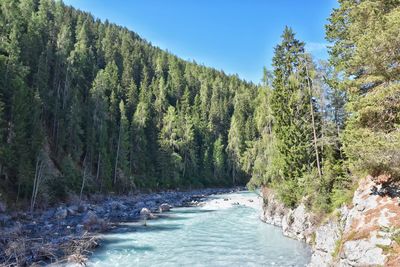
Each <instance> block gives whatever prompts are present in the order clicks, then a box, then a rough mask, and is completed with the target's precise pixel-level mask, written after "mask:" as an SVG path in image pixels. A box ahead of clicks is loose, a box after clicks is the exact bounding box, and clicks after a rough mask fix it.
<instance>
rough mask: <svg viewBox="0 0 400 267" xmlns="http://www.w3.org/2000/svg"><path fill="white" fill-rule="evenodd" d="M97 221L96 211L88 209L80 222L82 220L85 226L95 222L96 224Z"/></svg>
mask: <svg viewBox="0 0 400 267" xmlns="http://www.w3.org/2000/svg"><path fill="white" fill-rule="evenodd" d="M97 221H98V217H97V215H96V213H94V212H93V211H91V210H89V211H88V212H87V213H86V214H85V216H84V217H83V220H82V222H83V224H84V225H85V226H92V225H95V224H97Z"/></svg>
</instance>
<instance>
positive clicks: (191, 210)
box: [174, 208, 215, 214]
mask: <svg viewBox="0 0 400 267" xmlns="http://www.w3.org/2000/svg"><path fill="white" fill-rule="evenodd" d="M214 211H215V210H205V209H198V208H197V209H196V208H193V209H187V210H184V209H182V210H179V211H178V210H177V211H174V214H191V213H193V214H195V213H208V212H214Z"/></svg>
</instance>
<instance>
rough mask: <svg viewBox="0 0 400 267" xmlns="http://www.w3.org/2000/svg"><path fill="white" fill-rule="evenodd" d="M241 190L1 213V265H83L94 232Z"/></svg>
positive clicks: (138, 197)
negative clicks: (209, 197)
mask: <svg viewBox="0 0 400 267" xmlns="http://www.w3.org/2000/svg"><path fill="white" fill-rule="evenodd" d="M240 189H241V188H236V189H234V188H220V189H201V190H193V191H188V192H160V193H152V194H137V195H134V196H112V197H92V199H91V201H85V202H81V203H68V204H63V205H60V206H58V207H56V208H51V209H47V210H44V211H37V212H35V213H33V214H30V213H28V212H8V213H4V212H3V213H0V232H1V236H0V265H2V264H3V265H5V266H24V265H32V264H34V263H39V264H40V263H42V264H43V263H58V264H59V263H67V262H76V263H84V262H85V261H86V256H87V255H88V253H89V252H90V251H91V250H93V249H94V248H95V247H96V246H97V245H98V237H97V234H98V233H100V232H106V231H109V230H112V229H113V228H115V227H118V224H119V223H122V222H131V221H137V220H139V219H140V215H141V214H140V213H141V211H143V210H146V209H147V210H148V211H149V212H151V216H147V215H146V217H150V218H156V217H157V214H158V213H160V210H166V209H168V208H167V207H182V206H192V205H197V204H199V203H200V201H201V199H203V198H204V197H206V196H209V195H212V194H224V193H230V192H235V191H238V190H240ZM163 204H164V205H163ZM142 215H143V212H142ZM148 215H150V214H148Z"/></svg>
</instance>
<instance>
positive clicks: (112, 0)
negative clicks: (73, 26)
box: [64, 0, 338, 83]
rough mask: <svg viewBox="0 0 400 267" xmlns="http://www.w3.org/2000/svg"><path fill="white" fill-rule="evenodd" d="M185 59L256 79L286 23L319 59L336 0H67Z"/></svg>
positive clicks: (267, 63) (256, 80) (268, 59)
mask: <svg viewBox="0 0 400 267" xmlns="http://www.w3.org/2000/svg"><path fill="white" fill-rule="evenodd" d="M64 2H65V3H66V4H69V5H72V6H74V7H76V8H78V9H81V10H84V11H88V12H90V13H92V14H93V15H94V16H95V17H98V18H101V19H103V20H105V19H108V20H109V21H110V22H113V23H116V24H119V25H122V26H126V27H127V28H129V29H130V30H132V31H134V32H136V33H138V34H139V35H140V36H141V37H143V38H145V39H146V40H148V41H150V42H151V43H152V44H154V45H156V46H159V47H160V48H162V49H165V50H168V51H170V52H172V53H174V54H176V55H178V56H179V57H181V58H183V59H189V60H196V62H198V63H201V64H204V65H206V66H211V67H214V68H217V69H222V70H224V71H225V72H226V73H229V74H234V73H237V74H238V75H239V76H240V77H241V78H243V79H246V80H249V81H253V82H255V83H258V82H259V81H260V79H261V77H262V69H263V67H264V66H267V67H269V66H270V65H271V59H272V56H273V52H274V46H275V45H276V44H277V43H278V42H279V40H280V35H281V33H282V31H283V29H284V27H285V25H288V26H290V27H292V28H293V30H294V31H295V32H296V35H297V38H299V39H300V40H302V41H305V42H306V43H307V46H306V48H307V49H308V51H309V52H311V53H312V54H313V55H314V57H315V58H317V59H325V58H326V57H327V53H326V44H327V42H326V41H325V39H324V37H325V26H324V25H325V24H326V23H327V18H328V17H329V15H330V13H331V11H332V8H334V7H336V6H337V5H338V4H337V1H336V0H301V1H300V0H64Z"/></svg>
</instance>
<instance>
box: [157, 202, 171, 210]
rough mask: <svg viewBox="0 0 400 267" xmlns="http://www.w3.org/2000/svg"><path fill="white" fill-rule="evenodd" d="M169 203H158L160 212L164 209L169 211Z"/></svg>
mask: <svg viewBox="0 0 400 267" xmlns="http://www.w3.org/2000/svg"><path fill="white" fill-rule="evenodd" d="M171 208H172V207H171V205H169V204H168V203H163V204H161V205H160V208H159V210H160V212H165V211H170V210H171Z"/></svg>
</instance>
